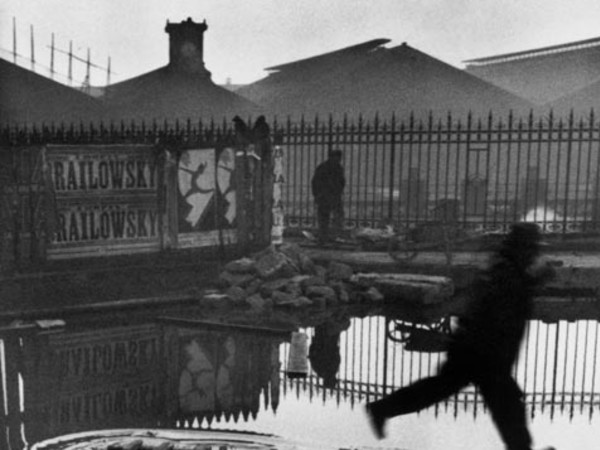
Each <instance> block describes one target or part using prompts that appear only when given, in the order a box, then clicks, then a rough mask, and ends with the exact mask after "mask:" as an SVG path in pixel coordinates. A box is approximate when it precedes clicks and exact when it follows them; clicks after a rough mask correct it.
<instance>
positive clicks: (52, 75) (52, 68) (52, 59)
mask: <svg viewBox="0 0 600 450" xmlns="http://www.w3.org/2000/svg"><path fill="white" fill-rule="evenodd" d="M50 78H52V79H54V33H52V42H51V43H50Z"/></svg>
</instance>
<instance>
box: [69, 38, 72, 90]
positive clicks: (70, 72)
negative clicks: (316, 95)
mask: <svg viewBox="0 0 600 450" xmlns="http://www.w3.org/2000/svg"><path fill="white" fill-rule="evenodd" d="M68 55H69V86H72V85H73V41H69V53H68Z"/></svg>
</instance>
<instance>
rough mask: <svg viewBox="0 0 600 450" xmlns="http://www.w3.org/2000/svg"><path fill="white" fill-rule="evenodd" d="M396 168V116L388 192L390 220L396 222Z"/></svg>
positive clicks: (393, 127)
mask: <svg viewBox="0 0 600 450" xmlns="http://www.w3.org/2000/svg"><path fill="white" fill-rule="evenodd" d="M395 167H396V115H395V114H393V115H392V122H391V125H390V169H389V177H390V179H389V190H388V196H389V198H388V219H389V220H390V221H391V222H393V223H395V221H394V171H395Z"/></svg>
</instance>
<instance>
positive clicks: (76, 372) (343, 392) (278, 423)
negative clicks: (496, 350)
mask: <svg viewBox="0 0 600 450" xmlns="http://www.w3.org/2000/svg"><path fill="white" fill-rule="evenodd" d="M444 320H445V318H444V317H441V318H438V319H435V320H433V321H428V322H424V323H419V324H416V325H415V324H414V323H413V322H411V321H410V320H407V317H406V316H405V315H403V314H400V313H398V311H394V310H388V309H385V308H375V309H373V308H361V307H355V308H336V309H328V310H319V311H306V312H303V313H300V312H293V311H290V312H287V313H283V312H281V313H279V314H278V315H270V316H269V315H266V316H265V315H262V316H261V315H256V314H251V313H249V312H248V311H238V312H237V313H232V312H231V311H215V310H213V311H207V310H206V309H205V308H202V307H189V306H186V307H177V308H170V309H165V308H159V309H152V310H147V311H139V310H138V311H137V312H133V311H130V312H128V313H127V314H122V313H118V312H114V313H108V312H105V313H96V314H93V315H80V316H73V317H69V318H67V319H66V326H64V327H59V328H49V329H46V330H41V329H39V327H38V328H36V329H33V330H29V331H27V332H24V333H20V334H19V336H18V338H17V337H16V336H15V335H4V336H3V341H2V344H3V345H2V356H3V365H2V368H3V371H4V374H3V375H4V379H5V387H6V389H5V390H4V392H3V395H4V400H5V402H6V405H7V414H6V415H5V416H4V417H3V423H4V427H3V428H2V431H0V437H1V438H2V439H3V440H4V442H7V441H8V442H10V443H11V445H12V448H11V450H14V449H17V448H19V449H20V448H24V446H25V445H27V444H32V443H34V442H39V441H41V440H44V439H48V438H50V437H54V436H57V435H63V434H67V433H73V432H81V431H90V430H97V429H112V428H123V427H127V428H179V429H182V428H185V429H201V430H236V431H250V432H258V433H267V434H275V435H278V436H281V437H283V438H285V439H286V440H291V441H300V442H304V443H307V444H309V445H310V446H311V447H313V448H352V447H371V448H372V447H384V448H403V449H420V450H421V449H432V450H434V449H441V448H444V449H451V450H459V449H470V448H485V449H492V450H493V449H498V450H500V449H502V448H503V446H502V443H501V441H500V439H499V438H498V436H497V434H496V431H495V428H494V426H493V424H492V422H491V420H490V418H489V415H488V413H487V411H486V410H485V408H484V406H483V404H482V403H481V400H480V398H479V397H478V395H477V392H476V391H475V390H473V389H472V388H467V389H465V390H464V391H462V392H461V393H459V394H458V395H456V396H453V397H451V398H449V399H448V400H447V401H446V402H443V403H440V404H439V405H437V406H436V407H432V408H430V409H428V410H425V411H422V412H421V413H419V414H414V415H409V416H406V417H402V418H396V419H393V420H392V421H391V422H390V423H389V426H388V430H389V437H388V439H386V440H384V441H377V440H375V438H374V437H373V435H372V433H371V431H370V429H369V427H368V425H367V421H366V418H365V415H364V412H363V406H364V404H365V402H367V401H370V400H372V399H375V398H379V397H380V396H382V395H384V394H385V393H388V392H391V391H392V390H393V389H395V388H397V387H400V386H404V385H406V384H409V383H410V382H412V381H414V380H416V379H419V378H421V377H424V376H427V375H428V374H433V373H435V371H436V367H437V366H438V364H439V363H440V362H442V361H443V360H444V353H443V352H442V351H439V350H440V346H439V345H438V344H439V333H438V331H440V330H441V331H442V332H443V331H444V330H445V329H446V328H445V327H444V326H442V325H444V324H445V323H446V322H444ZM293 333H302V334H303V335H306V336H307V341H306V348H305V349H304V356H305V357H306V358H302V357H300V358H298V355H300V356H302V354H303V352H302V351H300V352H298V350H299V349H300V350H302V347H301V346H300V347H296V346H292V345H291V342H292V336H293ZM599 339H600V325H599V323H598V322H597V321H595V320H593V321H592V320H577V321H571V322H569V321H565V320H560V319H556V320H553V321H552V322H551V323H550V322H543V321H540V320H536V321H533V322H531V324H530V327H529V329H528V333H527V336H526V342H525V343H524V346H523V350H522V353H521V358H520V360H519V362H518V364H517V366H516V368H515V376H516V379H517V381H518V382H519V384H520V385H521V386H522V387H523V390H524V392H525V400H526V404H527V409H528V416H529V418H530V425H531V431H532V434H533V436H534V439H535V441H536V444H537V445H546V444H552V445H555V446H556V447H557V448H558V449H565V450H570V449H573V450H575V449H578V450H579V449H584V450H588V449H589V450H592V449H596V448H597V436H598V429H599V427H600V419H599V417H600V348H599V344H598V341H599ZM303 361H305V362H306V368H307V372H306V376H305V377H300V378H290V376H289V372H290V371H291V370H292V369H294V370H298V368H299V369H300V372H302V370H303V367H302V362H303ZM299 363H300V366H298V364H299ZM290 365H291V366H290ZM21 429H22V430H23V433H22V435H21V433H19V432H16V431H15V430H21ZM21 436H23V437H24V440H23V439H21Z"/></svg>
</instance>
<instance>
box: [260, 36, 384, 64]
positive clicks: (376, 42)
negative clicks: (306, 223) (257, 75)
mask: <svg viewBox="0 0 600 450" xmlns="http://www.w3.org/2000/svg"><path fill="white" fill-rule="evenodd" d="M388 42H390V39H386V38H380V39H371V40H370V41H366V42H362V43H360V44H356V45H351V46H349V47H344V48H341V49H339V50H334V51H331V52H327V53H322V54H320V55H316V56H310V57H308V58H304V59H299V60H297V61H292V62H289V63H285V64H279V65H277V66H270V67H267V68H265V70H270V71H276V70H283V69H291V68H295V67H298V66H305V65H309V64H314V63H318V62H320V61H323V60H325V59H327V58H331V57H335V56H346V55H352V54H357V53H358V54H360V53H368V52H370V51H372V50H374V49H376V48H378V47H381V46H382V45H384V44H387V43H388Z"/></svg>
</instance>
